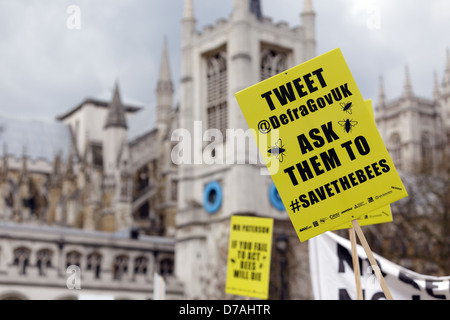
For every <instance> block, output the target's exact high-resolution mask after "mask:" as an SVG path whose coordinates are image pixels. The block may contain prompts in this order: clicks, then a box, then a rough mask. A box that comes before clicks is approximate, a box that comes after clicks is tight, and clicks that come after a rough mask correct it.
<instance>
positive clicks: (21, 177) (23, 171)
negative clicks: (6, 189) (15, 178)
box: [19, 147, 28, 184]
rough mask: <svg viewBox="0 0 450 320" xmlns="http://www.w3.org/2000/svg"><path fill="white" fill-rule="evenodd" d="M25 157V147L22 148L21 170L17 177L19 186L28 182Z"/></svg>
mask: <svg viewBox="0 0 450 320" xmlns="http://www.w3.org/2000/svg"><path fill="white" fill-rule="evenodd" d="M27 158H28V157H27V155H26V147H24V148H23V154H22V168H21V170H20V175H19V184H22V183H26V182H27V181H28V167H27Z"/></svg>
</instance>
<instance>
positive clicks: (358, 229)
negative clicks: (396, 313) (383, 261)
mask: <svg viewBox="0 0 450 320" xmlns="http://www.w3.org/2000/svg"><path fill="white" fill-rule="evenodd" d="M352 224H353V228H354V229H355V231H356V234H357V235H358V238H359V241H360V242H361V244H362V246H363V248H364V251H365V252H366V255H367V258H368V259H369V262H370V265H371V266H372V269H373V270H374V272H375V276H376V277H377V279H378V282H380V285H381V289H383V292H384V295H385V296H386V299H387V300H394V299H393V298H392V295H391V292H390V291H389V288H388V286H387V284H386V281H385V280H384V277H383V275H382V274H381V270H380V267H379V266H378V263H377V261H376V260H375V258H374V256H373V254H372V250H371V249H370V247H369V244H368V243H367V240H366V237H365V236H364V233H363V232H362V229H361V226H360V225H359V223H358V220H356V219H354V220H352Z"/></svg>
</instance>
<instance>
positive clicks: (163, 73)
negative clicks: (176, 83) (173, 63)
mask: <svg viewBox="0 0 450 320" xmlns="http://www.w3.org/2000/svg"><path fill="white" fill-rule="evenodd" d="M161 87H164V88H166V89H168V90H169V91H171V93H173V83H172V77H171V75H170V63H169V53H168V49H167V37H164V45H163V53H162V58H161V66H160V69H159V79H158V88H157V90H158V91H159V90H160V89H163V88H161Z"/></svg>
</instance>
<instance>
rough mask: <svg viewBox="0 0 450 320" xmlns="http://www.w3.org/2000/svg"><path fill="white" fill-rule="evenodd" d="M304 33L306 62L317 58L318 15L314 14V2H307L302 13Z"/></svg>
mask: <svg viewBox="0 0 450 320" xmlns="http://www.w3.org/2000/svg"><path fill="white" fill-rule="evenodd" d="M300 16H301V18H302V25H303V33H304V36H303V38H304V60H305V61H306V60H309V59H311V58H314V57H315V56H316V22H315V21H316V13H315V12H314V9H313V5H312V0H305V1H304V3H303V11H302V13H301V15H300Z"/></svg>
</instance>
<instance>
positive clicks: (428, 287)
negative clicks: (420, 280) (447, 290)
mask: <svg viewBox="0 0 450 320" xmlns="http://www.w3.org/2000/svg"><path fill="white" fill-rule="evenodd" d="M435 282H442V280H429V279H426V280H425V289H426V290H427V293H428V294H429V295H430V296H432V297H433V298H436V299H444V300H445V299H446V297H445V295H443V294H434V292H433V289H434V288H438V286H436V285H434V283H435Z"/></svg>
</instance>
